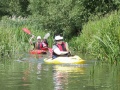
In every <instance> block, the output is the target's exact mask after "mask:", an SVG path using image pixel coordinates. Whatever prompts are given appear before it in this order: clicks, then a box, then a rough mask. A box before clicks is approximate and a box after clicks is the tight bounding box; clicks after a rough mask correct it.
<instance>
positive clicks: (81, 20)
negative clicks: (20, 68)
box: [0, 0, 120, 61]
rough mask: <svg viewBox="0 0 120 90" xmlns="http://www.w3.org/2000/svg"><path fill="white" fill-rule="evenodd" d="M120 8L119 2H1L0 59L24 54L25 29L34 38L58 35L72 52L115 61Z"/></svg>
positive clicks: (30, 0) (117, 48)
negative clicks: (30, 31) (16, 53)
mask: <svg viewBox="0 0 120 90" xmlns="http://www.w3.org/2000/svg"><path fill="white" fill-rule="evenodd" d="M119 7H120V1H119V0H1V1H0V18H1V21H0V26H1V27H0V37H1V38H0V39H1V40H0V43H1V46H0V49H1V50H0V52H1V55H3V54H6V50H7V53H10V51H15V50H18V51H19V50H21V48H23V47H24V49H25V50H26V48H27V47H25V46H28V45H26V44H27V42H28V38H29V36H28V35H26V34H24V33H23V32H22V31H21V29H22V28H23V27H27V28H29V29H30V30H32V32H33V33H34V34H36V35H38V32H39V33H40V35H44V34H45V33H46V32H51V34H52V35H54V34H56V33H61V34H62V35H63V36H64V37H65V38H66V39H67V40H69V42H70V43H71V44H70V45H71V46H72V48H73V49H74V50H79V51H81V52H84V53H86V52H87V53H90V54H92V55H95V56H98V58H100V59H101V60H110V61H114V60H118V59H119V58H120V53H119V50H120V42H119V41H120V32H119ZM111 13H112V14H111ZM11 36H12V37H11ZM76 36H77V37H76ZM74 42H75V43H74ZM8 51H9V52H8ZM98 53H99V55H98Z"/></svg>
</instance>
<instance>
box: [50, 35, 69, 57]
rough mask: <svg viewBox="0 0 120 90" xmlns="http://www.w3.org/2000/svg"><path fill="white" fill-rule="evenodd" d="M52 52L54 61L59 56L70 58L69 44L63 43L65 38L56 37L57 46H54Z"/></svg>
mask: <svg viewBox="0 0 120 90" xmlns="http://www.w3.org/2000/svg"><path fill="white" fill-rule="evenodd" d="M52 50H53V53H52V58H53V59H54V58H57V57H59V56H68V54H69V49H68V44H67V42H64V41H63V37H62V36H60V35H58V36H55V44H54V45H53V47H52Z"/></svg>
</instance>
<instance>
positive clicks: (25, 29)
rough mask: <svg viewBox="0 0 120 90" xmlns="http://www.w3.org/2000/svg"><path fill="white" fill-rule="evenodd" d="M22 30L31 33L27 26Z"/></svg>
mask: <svg viewBox="0 0 120 90" xmlns="http://www.w3.org/2000/svg"><path fill="white" fill-rule="evenodd" d="M22 30H23V31H24V32H25V33H27V34H31V32H30V30H28V29H27V28H23V29H22Z"/></svg>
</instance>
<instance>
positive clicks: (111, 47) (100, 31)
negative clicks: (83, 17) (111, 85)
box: [70, 12, 120, 63]
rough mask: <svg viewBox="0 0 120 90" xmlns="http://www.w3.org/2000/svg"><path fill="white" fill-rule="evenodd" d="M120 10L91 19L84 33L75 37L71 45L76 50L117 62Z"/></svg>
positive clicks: (119, 53)
mask: <svg viewBox="0 0 120 90" xmlns="http://www.w3.org/2000/svg"><path fill="white" fill-rule="evenodd" d="M119 16H120V12H114V13H112V14H110V15H106V16H105V17H103V18H101V19H96V20H95V18H94V20H90V21H89V22H88V23H86V24H85V25H84V26H83V30H82V34H81V35H80V36H79V37H74V38H73V39H72V40H71V43H70V45H71V46H72V47H73V48H74V50H78V51H80V52H82V53H83V52H84V53H89V54H91V55H94V56H95V57H96V58H97V59H100V60H103V61H109V62H111V63H113V62H117V61H118V60H119V59H120V52H119V51H120V20H119V18H120V17H119Z"/></svg>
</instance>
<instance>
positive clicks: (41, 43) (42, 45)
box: [29, 35, 48, 50]
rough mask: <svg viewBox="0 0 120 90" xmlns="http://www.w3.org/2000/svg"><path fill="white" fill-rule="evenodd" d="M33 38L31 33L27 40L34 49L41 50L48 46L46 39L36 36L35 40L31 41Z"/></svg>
mask: <svg viewBox="0 0 120 90" xmlns="http://www.w3.org/2000/svg"><path fill="white" fill-rule="evenodd" d="M33 38H34V35H32V37H31V38H30V40H29V43H30V44H31V45H33V46H34V49H38V50H41V49H43V48H44V49H45V48H48V42H47V39H43V40H42V39H41V36H37V41H36V42H35V41H32V39H33Z"/></svg>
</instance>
